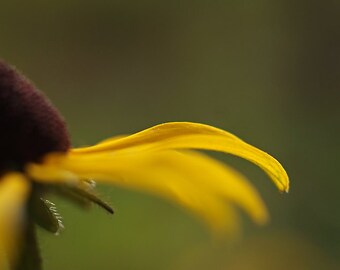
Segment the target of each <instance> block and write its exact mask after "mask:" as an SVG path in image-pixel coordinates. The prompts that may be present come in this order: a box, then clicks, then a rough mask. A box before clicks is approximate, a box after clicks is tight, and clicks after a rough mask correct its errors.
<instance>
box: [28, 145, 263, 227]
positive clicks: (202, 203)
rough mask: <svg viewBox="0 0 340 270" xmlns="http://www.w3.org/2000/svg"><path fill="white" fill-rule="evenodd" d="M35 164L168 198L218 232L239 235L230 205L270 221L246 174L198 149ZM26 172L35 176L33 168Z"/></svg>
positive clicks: (67, 158) (75, 157)
mask: <svg viewBox="0 0 340 270" xmlns="http://www.w3.org/2000/svg"><path fill="white" fill-rule="evenodd" d="M134 149H135V150H136V148H134ZM58 160H59V161H58ZM34 166H35V167H36V168H39V166H40V167H44V168H45V169H48V167H50V168H51V169H52V170H58V169H59V170H61V171H69V172H70V173H72V174H74V175H78V176H79V177H80V178H94V179H98V180H102V181H104V182H108V183H111V184H115V185H119V186H122V187H127V188H132V189H138V190H142V191H147V192H149V193H153V194H157V195H159V196H161V197H166V198H168V199H171V200H172V201H175V202H177V203H179V204H180V205H182V206H184V207H186V208H189V209H191V211H193V212H194V213H196V214H197V215H199V216H200V217H201V218H203V219H204V220H205V221H206V222H207V223H208V224H209V226H211V227H212V228H213V229H214V230H215V231H229V232H232V231H233V232H234V231H235V230H236V228H237V227H238V226H237V217H236V215H235V213H234V211H233V210H232V209H231V207H230V206H229V204H230V203H231V202H233V203H236V204H237V205H239V206H240V207H242V208H243V209H244V210H245V211H247V213H248V214H249V215H250V216H251V217H252V218H253V220H254V221H255V222H257V223H264V222H265V221H266V220H267V212H266V209H265V206H264V204H263V203H262V201H261V199H260V197H259V196H258V194H257V192H256V191H255V190H254V189H253V188H252V186H251V185H250V184H249V183H248V181H247V180H246V179H245V178H244V176H242V175H241V174H239V173H238V172H236V171H235V170H233V169H231V168H229V167H226V166H225V165H223V164H222V163H220V162H218V161H216V160H214V159H212V158H210V157H208V156H206V155H204V154H199V153H197V152H193V151H190V152H189V151H186V152H178V151H174V150H172V151H169V150H168V151H165V150H164V151H156V152H153V151H151V152H150V151H142V152H140V151H139V152H138V151H137V152H134V151H130V152H123V151H117V153H115V154H111V153H106V152H105V153H102V154H86V155H85V154H84V155H73V154H69V155H67V156H59V155H57V156H50V157H49V158H47V159H46V160H45V164H44V165H34ZM36 168H35V170H36ZM48 170H49V169H48ZM27 172H28V173H29V174H30V170H28V171H27ZM60 175H62V174H60ZM61 180H62V179H61ZM61 180H60V179H55V181H61Z"/></svg>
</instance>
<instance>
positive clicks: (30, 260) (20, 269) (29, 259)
mask: <svg viewBox="0 0 340 270" xmlns="http://www.w3.org/2000/svg"><path fill="white" fill-rule="evenodd" d="M13 270H42V259H41V256H40V249H39V244H38V241H37V234H36V230H35V226H34V223H33V222H32V220H29V221H28V222H27V227H26V230H25V232H24V235H23V241H22V246H21V251H20V254H19V257H18V260H17V261H16V265H15V266H14V267H13Z"/></svg>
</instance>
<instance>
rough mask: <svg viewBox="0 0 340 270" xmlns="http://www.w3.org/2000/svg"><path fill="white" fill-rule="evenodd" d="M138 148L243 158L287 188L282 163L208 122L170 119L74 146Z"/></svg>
mask: <svg viewBox="0 0 340 270" xmlns="http://www.w3.org/2000/svg"><path fill="white" fill-rule="evenodd" d="M133 147H140V149H144V150H152V151H156V150H158V151H159V150H166V149H205V150H214V151H220V152H225V153H228V154H232V155H235V156H239V157H242V158H244V159H247V160H249V161H251V162H253V163H254V164H256V165H258V166H259V167H260V168H262V169H263V170H264V171H265V172H266V173H267V174H268V175H269V177H270V178H271V179H272V180H273V182H274V183H275V185H276V186H277V187H278V189H279V190H280V191H288V189H289V180H288V176H287V173H286V171H285V170H284V168H283V167H282V165H281V164H280V163H279V162H278V161H277V160H276V159H275V158H273V157H272V156H270V155H269V154H267V153H265V152H263V151H261V150H259V149H258V148H256V147H254V146H252V145H250V144H248V143H246V142H244V141H242V140H240V139H239V138H237V137H236V136H235V135H233V134H231V133H229V132H226V131H224V130H221V129H218V128H215V127H211V126H208V125H203V124H197V123H189V122H174V123H166V124H161V125H158V126H155V127H152V128H149V129H146V130H144V131H141V132H138V133H136V134H134V135H131V136H127V137H123V138H118V139H112V140H106V141H104V142H102V143H99V144H97V145H95V146H91V147H85V148H78V149H74V150H73V151H72V154H73V155H76V154H79V155H80V154H89V153H102V152H111V151H113V150H115V151H117V150H125V151H126V150H128V149H129V148H133Z"/></svg>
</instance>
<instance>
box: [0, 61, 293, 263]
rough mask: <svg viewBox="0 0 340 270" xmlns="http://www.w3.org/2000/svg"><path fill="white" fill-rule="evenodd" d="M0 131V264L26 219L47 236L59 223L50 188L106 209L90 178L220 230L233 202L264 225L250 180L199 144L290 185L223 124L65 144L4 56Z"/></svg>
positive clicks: (180, 125)
mask: <svg viewBox="0 0 340 270" xmlns="http://www.w3.org/2000/svg"><path fill="white" fill-rule="evenodd" d="M0 127H1V134H0V147H1V153H0V267H1V266H2V265H1V264H5V263H6V260H5V259H4V258H6V256H9V258H10V260H9V262H10V263H12V264H13V259H12V258H13V257H14V256H19V257H22V256H24V255H23V254H22V253H23V250H24V251H25V250H26V249H25V244H21V245H19V243H20V242H24V240H22V239H23V238H25V237H26V236H25V234H26V232H27V231H28V229H27V228H28V227H29V226H30V225H29V224H33V223H38V224H39V225H41V226H42V227H44V228H45V229H47V230H50V231H52V232H57V231H58V230H59V229H60V226H61V222H60V218H59V214H58V213H57V212H56V209H55V207H54V205H53V204H52V203H51V202H49V201H47V200H46V199H45V195H46V193H47V192H57V193H59V194H62V195H66V196H69V197H71V198H73V199H76V200H79V201H81V202H82V203H87V202H88V201H90V202H94V203H97V204H99V205H101V206H103V207H104V208H105V209H107V210H108V211H109V212H111V211H112V209H111V208H110V206H108V205H107V204H105V203H104V202H103V201H101V200H100V199H99V198H98V197H97V196H96V195H95V194H94V193H93V186H92V184H91V181H90V180H89V179H95V180H96V181H98V182H102V183H108V184H112V185H117V186H121V187H126V188H131V189H137V190H141V191H144V192H147V193H150V194H155V195H158V196H160V197H162V198H167V199H169V200H171V201H173V202H175V203H177V204H179V205H180V206H183V207H184V208H187V209H189V210H190V211H191V212H192V213H194V214H196V215H197V216H198V217H200V218H201V219H202V220H203V221H205V222H206V224H208V225H209V227H211V229H212V230H213V231H214V232H217V233H221V232H222V233H223V232H229V233H230V232H235V231H236V230H237V229H238V227H239V224H238V216H237V213H235V211H234V208H233V206H234V205H236V206H239V207H241V208H242V209H243V210H244V211H245V212H246V213H247V214H248V215H249V216H250V217H251V218H252V219H253V221H254V222H256V223H258V224H263V223H265V222H266V221H267V219H268V214H267V211H266V208H265V205H264V204H263V202H262V200H261V198H260V197H259V195H258V193H257V192H256V190H255V189H254V188H253V187H252V185H251V184H250V183H249V182H248V180H247V179H246V178H245V177H244V176H243V175H242V174H240V173H239V172H237V171H235V170H234V169H232V168H230V167H228V166H227V165H225V164H223V163H221V162H219V161H217V160H215V159H213V158H211V157H209V156H207V155H206V154H203V153H200V152H197V151H196V150H198V149H202V150H213V151H219V152H224V153H227V154H232V155H235V156H239V157H241V158H244V159H246V160H249V161H250V162H252V163H254V164H256V165H257V166H258V167H260V168H261V169H262V170H263V171H264V172H265V173H266V174H267V175H268V176H269V178H270V179H271V180H272V181H273V182H274V184H275V185H276V186H277V187H278V189H279V190H280V191H288V185H289V182H288V176H287V174H286V172H285V170H284V169H283V167H282V166H281V165H280V163H279V162H278V161H277V160H276V159H274V158H273V157H272V156H270V155H269V154H267V153H265V152H263V151H261V150H259V149H257V148H255V147H254V146H251V145H249V144H247V143H246V142H244V141H242V140H241V139H239V138H238V137H236V136H234V135H232V134H230V133H228V132H226V131H224V130H221V129H218V128H215V127H211V126H208V125H203V124H198V123H190V122H173V123H165V124H161V125H157V126H154V127H151V128H149V129H146V130H144V131H141V132H138V133H136V134H133V135H130V136H119V137H114V138H111V139H108V140H105V141H103V142H100V143H98V144H96V145H94V146H89V147H83V148H74V149H72V148H71V146H70V141H69V136H68V134H67V130H66V125H65V123H64V121H63V120H62V118H61V116H60V115H59V113H58V112H57V110H56V109H55V108H54V107H53V106H52V105H51V104H50V103H49V102H48V101H47V99H46V98H45V97H44V96H43V94H42V93H40V92H39V91H38V90H36V89H35V87H34V86H33V85H32V84H31V83H30V82H29V81H28V80H27V79H25V78H24V77H23V76H22V75H21V74H19V73H18V72H17V71H16V70H15V69H14V68H12V67H10V66H8V65H7V64H5V63H4V62H3V61H0ZM20 239H21V241H20ZM19 247H20V248H19ZM14 265H15V264H14ZM1 269H4V267H3V268H1Z"/></svg>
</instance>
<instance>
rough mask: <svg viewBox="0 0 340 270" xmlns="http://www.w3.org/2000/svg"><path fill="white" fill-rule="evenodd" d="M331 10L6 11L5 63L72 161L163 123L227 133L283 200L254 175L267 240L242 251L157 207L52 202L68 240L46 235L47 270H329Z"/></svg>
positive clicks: (244, 243) (114, 195) (215, 5)
mask: <svg viewBox="0 0 340 270" xmlns="http://www.w3.org/2000/svg"><path fill="white" fill-rule="evenodd" d="M339 15H340V4H339V2H338V1H334V0H326V1H307V0H301V1H283V0H281V1H268V0H267V1H265V0H263V1H261V0H256V1H210V2H207V1H151V0H149V1H147V0H143V1H137V0H131V1H96V2H93V1H92V2H91V1H88V2H86V1H77V0H72V1H71V0H68V1H37V0H36V1H30V2H22V1H6V2H4V3H2V4H1V9H0V44H1V54H0V57H1V58H4V59H6V60H7V61H8V62H10V63H12V64H14V65H16V66H17V67H18V68H20V69H21V70H23V71H24V72H25V74H26V75H27V76H28V77H30V78H31V79H32V80H33V81H34V82H36V84H37V85H38V86H39V88H40V89H42V90H43V91H44V92H45V93H46V94H47V95H48V96H49V97H50V99H51V100H52V101H53V102H54V103H55V104H56V105H57V106H58V108H59V109H60V110H61V112H62V113H63V114H64V116H65V118H66V119H67V121H68V124H69V129H70V133H71V134H72V139H73V142H74V145H77V146H79V145H86V144H91V143H95V142H97V141H99V140H102V139H104V138H107V137H110V136H112V135H116V134H121V133H123V134H126V133H132V132H135V131H138V130H140V129H143V128H145V127H148V126H151V125H153V124H156V123H160V122H165V121H174V120H181V121H182V120H183V121H185V120H190V121H199V122H203V123H208V124H212V125H215V126H218V127H221V128H224V129H226V130H229V131H232V132H234V133H235V134H237V135H239V136H240V137H241V138H243V139H245V140H246V141H249V142H250V143H253V144H255V145H256V146H259V147H260V148H262V149H264V150H267V151H268V152H270V153H272V154H273V155H274V156H276V157H277V158H278V159H279V160H280V161H282V163H283V164H284V166H285V167H286V168H287V170H288V173H289V175H290V177H291V181H292V183H291V192H290V193H289V194H288V195H281V194H279V193H278V192H276V190H275V188H274V187H273V186H272V185H271V183H269V181H267V179H266V177H265V176H264V175H263V174H262V172H260V171H259V170H258V169H256V168H255V167H254V166H252V165H249V164H247V163H246V162H243V161H239V160H236V159H234V158H229V157H225V156H221V158H222V159H224V160H226V161H228V162H230V163H231V164H233V165H234V166H235V167H237V168H239V169H240V170H242V171H245V172H246V174H247V175H248V176H249V177H250V178H251V179H252V180H253V181H254V183H255V185H256V186H257V187H258V188H259V190H260V192H261V193H262V194H263V197H264V200H265V201H266V203H267V205H268V207H269V209H270V212H271V215H272V221H271V224H270V225H269V226H267V227H265V228H257V227H255V226H254V225H252V224H250V222H249V221H248V220H247V219H245V222H244V223H245V227H246V230H245V236H244V238H242V239H241V240H240V241H238V242H228V241H226V242H227V243H225V242H221V243H215V242H212V241H211V239H210V236H209V233H208V232H207V231H205V230H204V228H203V227H202V225H201V224H200V223H198V222H196V220H195V219H194V218H192V217H191V216H187V215H186V214H185V213H184V212H183V211H182V210H180V209H178V208H176V207H173V206H172V205H171V204H168V203H167V202H163V201H162V200H159V199H157V198H151V197H147V196H145V195H143V194H139V193H134V192H129V191H125V190H120V189H115V188H112V187H111V188H108V187H102V188H101V190H102V193H103V195H104V196H106V197H107V200H108V201H111V202H112V204H113V205H114V206H115V207H116V210H117V213H116V215H115V216H113V217H110V216H107V215H106V214H105V213H102V212H101V211H100V210H99V209H93V210H92V211H90V212H83V211H78V210H77V209H76V208H75V207H74V206H72V205H70V204H68V203H67V202H64V201H60V200H58V199H56V200H57V202H58V204H59V205H60V211H61V212H62V213H63V214H64V217H65V225H66V230H65V231H64V232H63V234H62V235H60V236H59V237H51V236H49V235H47V234H45V233H44V232H41V233H40V235H41V241H42V250H43V253H44V254H43V255H44V257H45V260H46V262H45V264H46V269H49V270H53V269H85V270H86V269H95V268H96V269H169V270H171V269H218V270H222V269H238V270H239V269H265V268H266V269H337V268H339V262H338V261H337V258H339V256H340V234H339V229H340V214H339V210H338V205H339V194H340V181H338V173H337V169H338V168H339V165H338V160H339V158H338V157H339V150H340V149H339V148H340V143H339V139H338V137H339V130H340V125H339V116H340V106H339V100H340V91H339V86H340V78H339V74H340V50H339V48H340V32H339V29H340V20H339Z"/></svg>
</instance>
